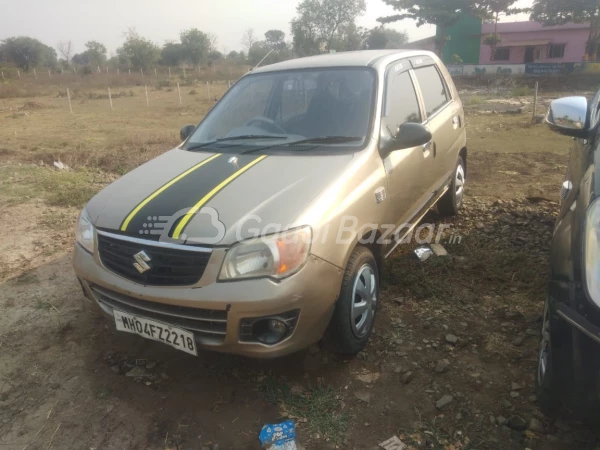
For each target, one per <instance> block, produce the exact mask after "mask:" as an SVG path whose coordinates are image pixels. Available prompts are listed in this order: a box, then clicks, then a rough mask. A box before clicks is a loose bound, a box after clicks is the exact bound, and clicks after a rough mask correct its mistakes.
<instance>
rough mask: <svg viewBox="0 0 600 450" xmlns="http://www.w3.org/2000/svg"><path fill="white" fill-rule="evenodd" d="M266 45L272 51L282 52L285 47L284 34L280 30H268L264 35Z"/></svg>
mask: <svg viewBox="0 0 600 450" xmlns="http://www.w3.org/2000/svg"><path fill="white" fill-rule="evenodd" d="M265 40H266V41H267V45H268V46H269V48H270V49H272V50H283V49H285V48H286V47H287V44H286V43H285V33H284V32H283V31H281V30H269V31H267V32H266V33H265Z"/></svg>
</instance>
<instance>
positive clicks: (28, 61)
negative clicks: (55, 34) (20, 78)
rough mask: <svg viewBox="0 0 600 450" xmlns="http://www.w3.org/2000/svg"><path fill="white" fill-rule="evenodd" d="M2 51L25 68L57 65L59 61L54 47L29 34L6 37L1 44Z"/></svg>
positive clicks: (0, 49)
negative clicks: (28, 35)
mask: <svg viewBox="0 0 600 450" xmlns="http://www.w3.org/2000/svg"><path fill="white" fill-rule="evenodd" d="M0 53H1V54H3V55H4V58H5V59H6V60H8V61H9V62H12V63H13V64H15V65H16V66H17V67H20V68H21V69H23V70H29V69H31V68H33V67H38V66H46V67H55V66H56V62H57V58H56V51H55V50H54V49H53V48H51V47H48V46H47V45H45V44H43V43H42V42H40V41H38V40H37V39H33V38H30V37H27V36H19V37H11V38H8V39H4V40H3V41H2V43H1V44H0Z"/></svg>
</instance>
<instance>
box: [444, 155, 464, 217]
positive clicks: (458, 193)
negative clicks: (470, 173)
mask: <svg viewBox="0 0 600 450" xmlns="http://www.w3.org/2000/svg"><path fill="white" fill-rule="evenodd" d="M466 174H467V171H466V169H465V162H464V161H463V159H462V156H459V157H458V161H457V162H456V168H455V170H454V176H453V177H452V182H451V183H450V186H449V187H448V191H447V192H446V193H445V194H444V195H443V197H442V198H440V200H439V201H438V205H437V206H438V211H439V213H440V214H441V215H443V216H455V215H457V214H458V211H459V210H460V208H462V204H463V197H464V194H465V183H466V181H467V177H466Z"/></svg>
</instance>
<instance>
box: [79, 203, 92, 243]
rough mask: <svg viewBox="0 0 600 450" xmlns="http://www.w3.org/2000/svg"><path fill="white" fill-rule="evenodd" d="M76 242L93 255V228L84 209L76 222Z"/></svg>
mask: <svg viewBox="0 0 600 450" xmlns="http://www.w3.org/2000/svg"><path fill="white" fill-rule="evenodd" d="M77 242H78V243H79V245H81V246H82V247H83V248H84V249H86V250H87V251H88V252H90V253H94V226H93V225H92V221H91V219H90V216H88V213H87V211H86V210H85V209H84V210H83V211H81V214H79V219H78V220H77Z"/></svg>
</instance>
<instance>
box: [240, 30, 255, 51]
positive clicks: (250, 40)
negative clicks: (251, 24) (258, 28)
mask: <svg viewBox="0 0 600 450" xmlns="http://www.w3.org/2000/svg"><path fill="white" fill-rule="evenodd" d="M255 42H256V37H255V36H254V29H252V28H248V29H247V30H246V31H244V34H243V35H242V41H241V44H242V45H243V46H244V48H245V49H246V52H249V51H250V49H251V48H252V46H253V45H254V43H255Z"/></svg>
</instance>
